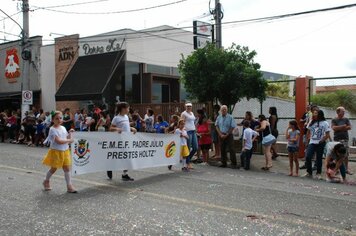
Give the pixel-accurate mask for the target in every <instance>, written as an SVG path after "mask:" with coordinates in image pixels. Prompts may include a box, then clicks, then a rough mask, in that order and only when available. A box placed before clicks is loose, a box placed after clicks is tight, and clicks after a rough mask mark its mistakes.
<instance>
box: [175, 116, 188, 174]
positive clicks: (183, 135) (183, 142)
mask: <svg viewBox="0 0 356 236" xmlns="http://www.w3.org/2000/svg"><path fill="white" fill-rule="evenodd" d="M184 125H185V122H184V120H179V122H178V128H177V129H176V131H175V134H179V135H180V149H181V150H180V157H181V161H182V163H183V168H182V171H185V172H187V171H189V169H188V164H187V157H188V156H189V148H188V145H187V140H188V138H189V136H188V134H187V131H186V130H185V129H184Z"/></svg>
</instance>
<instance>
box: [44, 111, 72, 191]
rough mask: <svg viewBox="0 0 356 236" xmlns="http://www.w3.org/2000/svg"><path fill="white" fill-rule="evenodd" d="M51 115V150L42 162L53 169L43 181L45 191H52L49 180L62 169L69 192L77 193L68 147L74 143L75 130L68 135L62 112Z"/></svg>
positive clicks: (49, 139) (49, 138)
mask: <svg viewBox="0 0 356 236" xmlns="http://www.w3.org/2000/svg"><path fill="white" fill-rule="evenodd" d="M51 115H52V121H53V126H52V127H51V128H50V129H49V133H48V138H47V140H46V141H47V142H50V149H49V151H48V153H47V155H46V156H45V158H44V159H43V162H42V163H43V164H44V165H47V166H49V167H51V169H49V171H48V172H47V175H46V179H45V180H44V181H43V187H44V189H45V191H49V190H51V186H50V184H49V180H50V178H51V176H52V175H53V174H54V173H55V172H56V170H57V169H59V168H62V169H63V171H64V177H65V180H66V183H67V192H68V193H77V191H76V190H75V189H74V187H73V185H72V182H71V176H70V167H71V165H72V159H71V154H70V150H69V145H68V144H70V143H72V142H73V139H72V137H71V133H72V132H73V130H70V131H69V133H68V132H67V130H66V128H64V126H62V125H61V124H62V122H63V116H62V112H60V111H56V112H52V114H51Z"/></svg>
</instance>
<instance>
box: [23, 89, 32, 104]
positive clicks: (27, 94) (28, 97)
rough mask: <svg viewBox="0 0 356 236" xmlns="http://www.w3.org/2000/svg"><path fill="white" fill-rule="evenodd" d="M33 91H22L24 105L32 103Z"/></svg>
mask: <svg viewBox="0 0 356 236" xmlns="http://www.w3.org/2000/svg"><path fill="white" fill-rule="evenodd" d="M32 99H33V95H32V91H30V90H24V91H22V104H24V105H32V103H33V101H32Z"/></svg>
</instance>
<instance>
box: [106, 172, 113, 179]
mask: <svg viewBox="0 0 356 236" xmlns="http://www.w3.org/2000/svg"><path fill="white" fill-rule="evenodd" d="M106 174H107V175H108V178H109V179H112V171H106Z"/></svg>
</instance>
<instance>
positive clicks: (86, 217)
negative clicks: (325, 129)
mask: <svg viewBox="0 0 356 236" xmlns="http://www.w3.org/2000/svg"><path fill="white" fill-rule="evenodd" d="M0 150H1V154H0V183H1V185H0V186H1V192H0V204H1V207H0V216H1V218H0V235H356V186H346V185H341V184H329V183H326V182H325V181H317V180H311V179H304V178H296V177H288V176H286V174H287V172H288V169H287V159H286V158H283V157H281V158H279V160H278V161H275V162H274V163H273V164H274V172H272V173H264V172H262V171H260V170H259V167H261V166H262V163H263V158H262V156H254V157H253V158H254V159H253V160H252V164H253V169H252V171H249V172H246V171H242V170H232V169H220V168H217V167H212V166H203V165H195V170H194V171H192V172H190V173H182V172H181V171H178V170H176V171H168V169H166V168H154V169H145V170H141V171H133V172H131V175H132V177H134V178H135V179H136V180H135V181H134V182H130V183H127V182H126V183H124V182H122V181H121V180H120V177H121V175H120V173H115V174H114V179H113V180H112V181H109V180H107V179H106V174H105V173H97V174H88V175H82V176H79V177H76V178H74V184H75V186H76V188H77V189H78V190H79V194H72V195H71V194H67V193H66V188H65V184H64V179H63V174H62V171H61V172H58V173H56V175H55V176H54V178H53V182H52V185H53V186H52V187H53V190H52V191H51V192H44V191H42V185H41V183H42V180H43V178H44V174H45V171H46V170H47V169H46V168H45V167H44V166H42V165H41V159H42V156H43V155H44V154H45V153H46V151H47V149H45V148H29V147H26V146H22V145H14V144H0ZM355 167H356V163H352V169H353V171H354V172H356V168H355ZM302 173H304V171H302ZM348 177H350V176H348ZM350 180H351V181H355V180H356V178H355V176H351V178H350Z"/></svg>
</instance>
